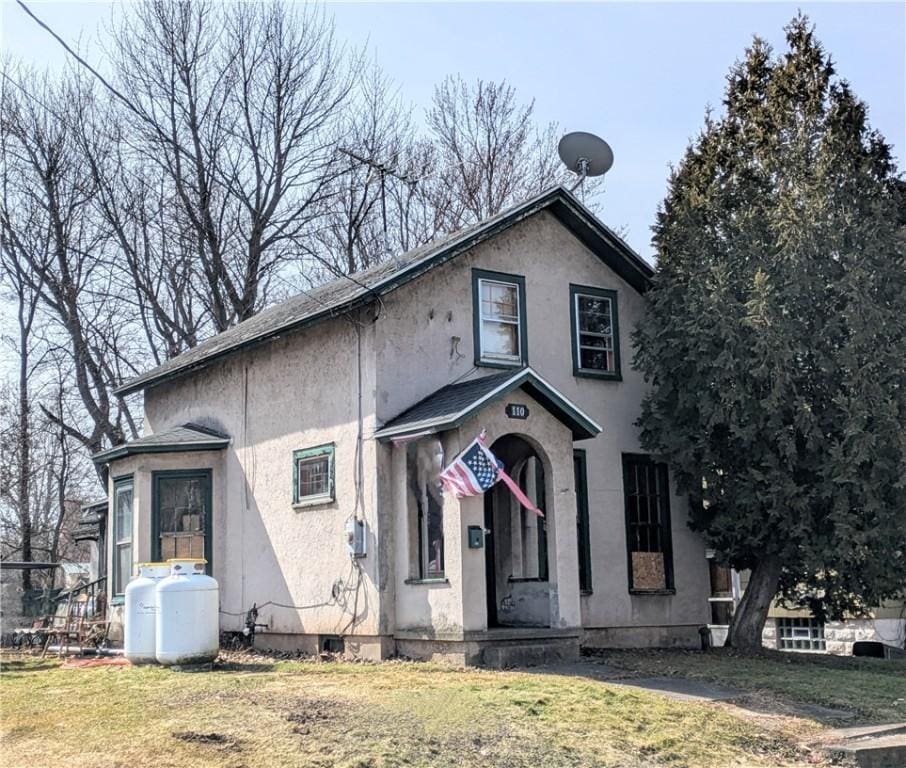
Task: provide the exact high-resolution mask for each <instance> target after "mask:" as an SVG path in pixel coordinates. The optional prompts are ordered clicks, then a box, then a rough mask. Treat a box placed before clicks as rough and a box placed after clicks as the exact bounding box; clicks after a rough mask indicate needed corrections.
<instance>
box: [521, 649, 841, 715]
mask: <svg viewBox="0 0 906 768" xmlns="http://www.w3.org/2000/svg"><path fill="white" fill-rule="evenodd" d="M532 671H534V672H547V673H550V674H561V675H574V676H577V677H588V678H591V679H594V680H599V681H600V682H602V683H607V684H608V685H618V686H621V687H624V688H638V689H640V690H644V691H649V692H651V693H659V694H661V695H663V696H666V697H668V698H670V699H675V700H677V701H702V702H732V703H733V705H734V706H736V707H738V708H739V709H743V710H749V711H751V712H753V713H754V714H759V715H763V714H765V709H764V708H763V707H759V706H755V705H754V704H753V703H752V702H751V700H752V698H753V694H752V691H746V690H743V689H742V688H735V687H733V686H730V685H723V684H720V683H711V682H706V681H704V680H696V679H693V678H688V677H635V676H633V675H632V674H631V673H627V672H626V671H625V670H620V669H616V668H613V667H609V666H607V665H606V664H602V663H601V662H597V661H592V660H585V659H583V660H580V661H577V662H571V663H564V664H546V665H544V666H542V667H533V668H532ZM778 714H784V715H789V716H792V717H802V718H806V719H809V720H821V721H835V720H849V719H852V718H854V717H855V713H854V712H849V711H847V710H843V709H831V708H830V707H820V706H818V705H816V704H789V703H784V704H783V706H782V713H778Z"/></svg>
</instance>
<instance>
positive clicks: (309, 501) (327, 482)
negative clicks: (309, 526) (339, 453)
mask: <svg viewBox="0 0 906 768" xmlns="http://www.w3.org/2000/svg"><path fill="white" fill-rule="evenodd" d="M334 487H335V483H334V444H333V443H329V444H327V445H318V446H316V447H314V448H305V449H303V450H299V451H294V452H293V504H294V505H297V506H312V505H315V504H325V503H328V502H331V501H333V500H334V498H335V493H334Z"/></svg>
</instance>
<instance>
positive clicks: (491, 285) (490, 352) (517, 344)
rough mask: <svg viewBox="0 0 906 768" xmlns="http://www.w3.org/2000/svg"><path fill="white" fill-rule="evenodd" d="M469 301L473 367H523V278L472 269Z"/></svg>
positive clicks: (525, 353) (524, 347)
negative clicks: (472, 327) (472, 333)
mask: <svg viewBox="0 0 906 768" xmlns="http://www.w3.org/2000/svg"><path fill="white" fill-rule="evenodd" d="M472 299H473V306H472V310H473V318H474V326H475V364H476V365H490V366H519V365H525V364H526V363H527V362H528V354H527V349H526V332H525V331H526V329H525V278H524V277H521V276H520V275H508V274H504V273H501V272H488V271H485V270H481V269H473V270H472Z"/></svg>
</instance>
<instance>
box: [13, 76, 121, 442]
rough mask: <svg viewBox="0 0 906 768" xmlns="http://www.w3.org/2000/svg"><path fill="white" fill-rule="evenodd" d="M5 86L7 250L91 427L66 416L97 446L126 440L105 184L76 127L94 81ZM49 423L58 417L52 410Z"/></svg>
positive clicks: (72, 429)
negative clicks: (96, 212)
mask: <svg viewBox="0 0 906 768" xmlns="http://www.w3.org/2000/svg"><path fill="white" fill-rule="evenodd" d="M5 82H17V83H18V85H17V87H5V88H4V89H3V92H2V110H0V111H2V117H0V134H2V145H3V151H4V174H3V175H4V196H3V198H2V205H0V230H2V233H3V251H4V258H5V259H6V260H7V261H9V262H10V263H13V262H14V263H15V264H17V265H18V267H17V269H18V274H20V275H22V276H23V277H24V281H25V285H26V287H27V288H28V290H31V291H33V292H34V293H35V295H36V296H37V297H38V299H39V300H40V304H41V306H42V308H43V309H44V311H46V313H47V314H48V316H49V318H50V319H51V320H52V321H53V324H52V326H49V327H48V328H47V329H46V334H47V340H48V341H49V342H50V343H51V344H55V345H56V346H57V347H58V348H59V349H61V350H65V353H66V355H67V358H68V361H69V365H70V372H71V375H72V377H73V380H74V383H75V387H76V389H77V391H78V395H79V398H80V401H81V405H82V407H83V408H84V411H85V413H86V414H87V416H88V418H89V421H90V426H89V429H88V431H82V430H80V429H79V428H78V427H77V426H75V425H74V424H72V423H68V424H60V426H61V427H64V428H65V429H66V430H67V432H68V433H69V434H70V435H71V436H72V437H74V438H76V439H77V440H78V441H79V442H80V443H82V445H84V446H85V447H86V448H88V449H89V451H91V452H94V451H97V450H100V449H101V447H103V445H104V444H105V442H107V443H108V444H116V443H119V442H122V441H123V438H124V435H125V431H124V422H126V423H128V424H130V426H131V429H130V431H131V432H132V433H135V427H134V421H132V419H131V414H129V413H128V408H127V407H126V406H125V404H124V403H123V402H122V401H120V400H118V399H116V398H113V397H112V396H111V394H110V386H111V384H112V383H113V382H112V381H111V378H110V372H111V370H112V369H113V367H114V366H115V363H114V362H113V361H112V359H111V355H110V350H111V343H112V340H113V339H115V338H116V334H117V327H118V326H119V325H121V324H122V319H121V317H120V316H119V313H118V312H117V307H116V296H115V295H114V294H112V293H111V292H110V291H109V280H106V279H105V277H104V274H103V265H104V262H103V259H101V258H99V257H98V254H101V253H103V252H104V249H105V246H106V241H107V239H108V233H107V229H106V228H105V227H103V226H99V225H98V222H97V220H96V217H95V216H93V215H92V214H93V206H94V201H95V198H96V196H97V187H96V185H95V184H94V183H93V182H92V179H91V174H90V172H89V171H88V169H87V168H86V162H85V159H84V156H83V155H82V154H81V153H80V152H79V151H78V147H77V145H76V142H75V139H74V131H73V130H72V126H73V125H74V124H75V123H77V120H78V113H77V109H78V108H79V106H78V100H79V99H83V98H90V93H89V92H88V91H86V89H84V88H82V87H80V86H77V85H76V84H75V83H74V82H73V81H72V80H70V79H66V80H63V81H62V82H60V83H53V82H51V81H50V79H49V77H48V76H47V75H45V76H44V77H37V76H35V75H33V74H28V73H24V74H20V77H19V78H18V81H13V80H12V79H10V80H9V81H6V80H5ZM45 414H46V415H47V417H48V418H49V419H51V421H54V420H56V419H57V416H56V415H55V414H54V413H53V412H52V411H47V410H46V409H45Z"/></svg>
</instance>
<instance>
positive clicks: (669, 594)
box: [629, 589, 676, 597]
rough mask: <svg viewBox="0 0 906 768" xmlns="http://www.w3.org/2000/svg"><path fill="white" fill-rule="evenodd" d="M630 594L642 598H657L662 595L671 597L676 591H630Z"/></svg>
mask: <svg viewBox="0 0 906 768" xmlns="http://www.w3.org/2000/svg"><path fill="white" fill-rule="evenodd" d="M629 594H630V595H638V596H640V597H644V596H645V595H652V596H654V597H657V596H658V595H662V596H666V597H670V596H671V595H675V594H676V590H675V589H630V590H629Z"/></svg>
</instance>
